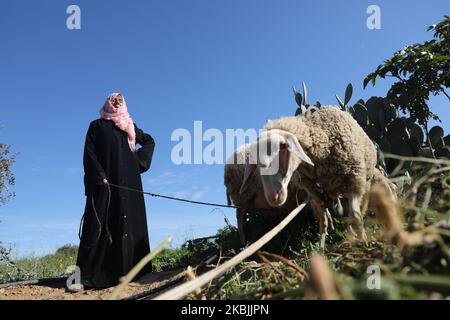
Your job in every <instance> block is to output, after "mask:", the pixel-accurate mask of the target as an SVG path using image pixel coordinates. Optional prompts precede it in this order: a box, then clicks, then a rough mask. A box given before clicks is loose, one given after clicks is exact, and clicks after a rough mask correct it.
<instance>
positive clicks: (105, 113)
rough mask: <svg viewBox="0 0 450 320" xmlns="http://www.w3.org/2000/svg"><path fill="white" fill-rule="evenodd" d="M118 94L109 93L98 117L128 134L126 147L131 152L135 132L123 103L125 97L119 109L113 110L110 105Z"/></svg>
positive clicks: (133, 146) (134, 144) (112, 106)
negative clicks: (127, 146)
mask: <svg viewBox="0 0 450 320" xmlns="http://www.w3.org/2000/svg"><path fill="white" fill-rule="evenodd" d="M118 95H120V93H111V94H110V95H109V96H108V99H106V102H105V104H104V105H103V107H102V108H101V109H100V117H101V118H102V119H105V120H112V121H114V124H115V125H116V126H117V127H118V128H119V129H120V130H122V131H125V132H126V133H127V134H128V145H129V146H130V149H131V151H133V152H134V151H135V150H136V132H135V131H134V123H133V119H131V117H130V114H129V113H128V109H127V104H126V102H125V97H123V95H122V98H123V105H122V106H121V107H119V108H115V107H114V105H113V104H112V101H113V100H114V98H116V97H117V96H118Z"/></svg>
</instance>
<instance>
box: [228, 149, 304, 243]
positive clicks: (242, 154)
mask: <svg viewBox="0 0 450 320" xmlns="http://www.w3.org/2000/svg"><path fill="white" fill-rule="evenodd" d="M248 146H249V145H248V144H246V145H243V146H241V147H240V148H238V149H237V150H236V151H235V152H234V153H233V154H232V155H231V156H230V157H229V158H228V160H227V163H226V164H225V168H224V184H225V187H226V193H227V202H228V205H231V204H232V205H234V206H236V207H238V208H237V209H236V220H237V225H238V232H239V239H240V242H241V245H244V244H245V233H244V228H245V222H246V215H247V213H249V212H252V211H258V210H256V209H259V211H260V212H261V211H264V213H266V214H286V213H289V212H290V211H292V210H293V209H295V208H296V207H297V206H298V205H299V204H301V203H302V202H304V200H305V198H306V193H305V192H304V191H303V190H301V189H299V188H295V187H293V186H296V185H298V184H299V181H298V179H299V176H296V175H294V177H293V178H292V179H291V183H290V184H289V185H288V189H289V197H288V199H287V201H286V202H285V203H284V204H283V205H282V206H280V207H276V208H274V207H272V206H271V205H270V204H269V203H268V202H267V201H266V198H265V197H264V191H263V186H262V184H261V179H260V177H259V175H258V173H256V174H254V175H252V176H251V177H249V178H248V188H246V190H242V192H241V187H242V183H243V181H244V176H245V163H246V162H248V156H249V149H248ZM261 209H262V210H261Z"/></svg>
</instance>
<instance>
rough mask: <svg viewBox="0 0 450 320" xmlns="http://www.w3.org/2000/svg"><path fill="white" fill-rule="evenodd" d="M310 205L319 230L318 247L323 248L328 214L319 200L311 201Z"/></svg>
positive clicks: (326, 232)
mask: <svg viewBox="0 0 450 320" xmlns="http://www.w3.org/2000/svg"><path fill="white" fill-rule="evenodd" d="M311 207H312V209H313V213H314V216H315V217H316V219H317V220H318V221H319V232H320V249H321V250H324V249H325V240H326V236H327V235H328V214H327V209H326V208H325V206H324V205H323V203H321V202H320V201H317V200H316V201H312V202H311Z"/></svg>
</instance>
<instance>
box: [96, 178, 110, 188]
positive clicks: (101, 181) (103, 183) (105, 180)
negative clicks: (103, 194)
mask: <svg viewBox="0 0 450 320" xmlns="http://www.w3.org/2000/svg"><path fill="white" fill-rule="evenodd" d="M97 184H98V185H101V186H107V185H108V180H107V179H106V178H103V180H100V181H99V182H97Z"/></svg>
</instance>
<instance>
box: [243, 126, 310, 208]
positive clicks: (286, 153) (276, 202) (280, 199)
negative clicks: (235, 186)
mask: <svg viewBox="0 0 450 320" xmlns="http://www.w3.org/2000/svg"><path fill="white" fill-rule="evenodd" d="M249 151H250V152H249V159H248V162H247V163H246V164H245V173H244V180H243V183H242V187H241V193H242V192H244V191H245V189H246V188H247V184H248V181H249V178H250V177H251V176H252V175H253V174H254V172H255V171H256V170H259V173H260V176H261V182H262V185H263V188H264V196H265V197H266V200H267V202H268V203H269V204H270V205H271V206H273V207H279V206H282V205H283V204H284V203H285V202H286V200H287V197H288V188H287V187H288V185H289V182H290V180H291V178H292V175H293V173H294V172H295V170H296V169H297V168H298V166H299V165H300V163H302V162H305V163H308V164H309V165H311V166H314V164H313V162H312V161H311V159H310V158H309V157H308V156H307V155H306V153H305V151H304V150H303V148H302V146H301V145H300V143H299V142H298V140H297V138H296V136H294V135H293V134H292V133H290V132H287V131H283V130H278V129H273V130H268V131H264V132H263V133H262V134H261V135H260V136H259V137H258V139H257V140H256V141H255V142H253V143H251V144H250V145H249Z"/></svg>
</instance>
